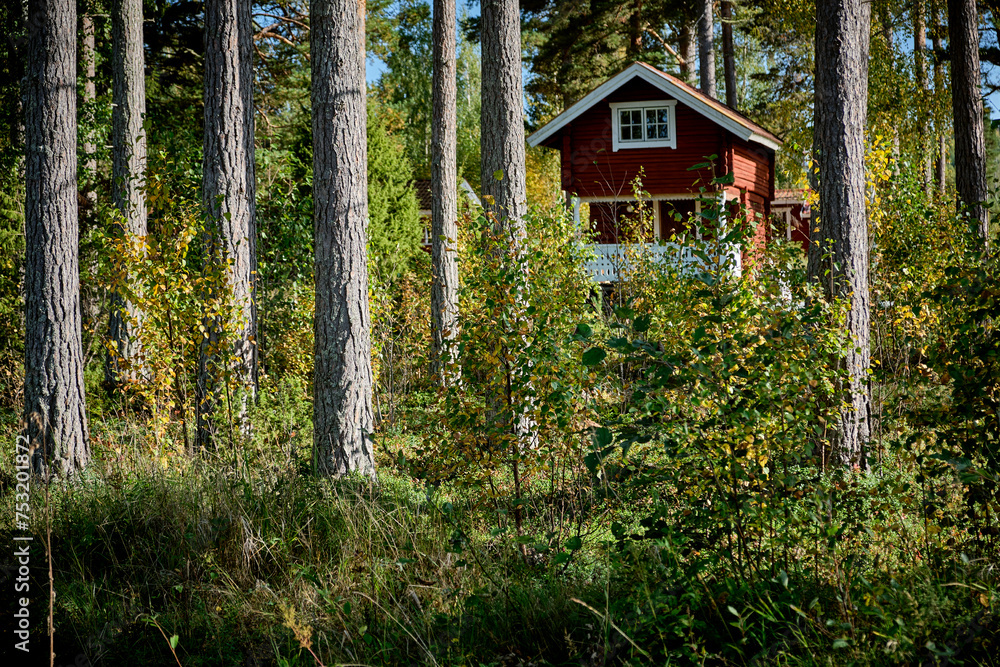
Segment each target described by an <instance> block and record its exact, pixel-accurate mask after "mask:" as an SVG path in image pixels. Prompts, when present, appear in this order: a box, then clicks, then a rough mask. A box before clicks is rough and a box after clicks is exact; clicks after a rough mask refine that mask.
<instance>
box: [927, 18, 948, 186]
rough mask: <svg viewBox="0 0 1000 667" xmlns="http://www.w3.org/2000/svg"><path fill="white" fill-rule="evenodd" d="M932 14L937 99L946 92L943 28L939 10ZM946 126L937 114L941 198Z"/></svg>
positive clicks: (944, 183) (945, 172) (945, 182)
mask: <svg viewBox="0 0 1000 667" xmlns="http://www.w3.org/2000/svg"><path fill="white" fill-rule="evenodd" d="M932 13H933V17H934V30H933V31H932V33H931V39H932V45H933V48H934V55H935V57H934V95H935V96H936V97H937V96H943V95H944V94H945V93H946V92H947V86H946V84H945V80H944V64H943V59H942V50H943V49H942V46H941V35H942V34H943V33H944V30H945V28H944V26H943V25H941V23H940V15H939V8H938V7H937V6H935V7H934V9H933V11H932ZM939 103H940V102H939ZM935 106H937V105H935ZM946 126H947V121H946V120H945V118H944V117H943V116H942V115H941V114H940V113H937V114H936V117H935V119H934V127H935V129H936V130H937V159H936V161H935V164H936V172H937V173H936V176H937V189H938V193H939V194H941V195H942V196H943V195H944V194H945V191H946V190H947V187H948V178H947V176H948V137H947V136H946V132H945V128H946Z"/></svg>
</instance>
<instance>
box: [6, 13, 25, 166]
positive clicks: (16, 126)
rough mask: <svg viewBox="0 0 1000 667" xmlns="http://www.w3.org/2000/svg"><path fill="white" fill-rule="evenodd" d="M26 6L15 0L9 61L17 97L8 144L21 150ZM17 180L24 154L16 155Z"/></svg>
mask: <svg viewBox="0 0 1000 667" xmlns="http://www.w3.org/2000/svg"><path fill="white" fill-rule="evenodd" d="M27 9H28V8H27V6H26V3H25V2H24V0H17V10H16V11H15V12H14V38H13V39H11V53H12V55H13V56H14V57H13V62H12V63H11V75H12V76H13V77H14V78H15V80H16V81H18V82H20V85H19V86H18V97H17V100H15V102H14V118H13V120H12V122H11V124H10V145H11V146H16V147H18V148H19V149H21V150H23V149H24V146H25V142H24V136H25V128H24V109H25V98H26V97H27V90H28V89H27V85H26V81H25V61H26V60H27V53H28V34H27V30H28V28H27V26H28V17H27ZM15 170H16V175H17V178H18V180H21V181H22V182H23V179H24V156H23V155H18V156H17V162H16V164H15Z"/></svg>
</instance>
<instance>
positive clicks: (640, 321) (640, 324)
mask: <svg viewBox="0 0 1000 667" xmlns="http://www.w3.org/2000/svg"><path fill="white" fill-rule="evenodd" d="M652 321H653V318H652V317H651V316H650V315H640V316H639V317H637V318H635V321H634V322H632V329H633V330H635V332H636V333H643V332H645V331H647V330H648V329H649V325H650V323H651V322H652Z"/></svg>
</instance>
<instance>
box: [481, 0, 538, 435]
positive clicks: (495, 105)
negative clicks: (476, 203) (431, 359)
mask: <svg viewBox="0 0 1000 667" xmlns="http://www.w3.org/2000/svg"><path fill="white" fill-rule="evenodd" d="M481 7H482V62H483V83H482V96H483V105H482V116H481V124H480V125H481V133H482V134H481V138H480V152H481V163H480V164H481V166H482V184H483V200H484V201H483V204H484V206H485V208H486V210H487V211H488V212H490V213H492V214H493V215H494V216H495V220H496V224H497V226H498V228H497V230H496V231H497V232H498V236H500V238H502V239H503V241H502V244H503V245H502V247H500V248H497V249H496V251H497V252H498V253H501V254H502V256H503V258H504V261H505V262H508V263H509V264H521V265H523V263H524V240H525V238H526V236H527V232H526V229H525V221H524V216H525V213H527V187H526V183H525V174H526V167H525V154H524V96H523V90H522V82H521V23H520V19H519V14H518V5H517V2H515V1H514V0H484V1H483V3H482V5H481ZM527 298H528V295H527V294H526V293H525V292H524V290H523V289H522V290H520V291H519V293H518V294H516V295H514V299H515V300H516V301H517V304H518V305H517V306H516V308H517V309H520V308H521V307H522V306H523V304H524V303H525V302H526V301H527ZM520 316H521V315H520V314H514V317H512V318H511V319H517V318H518V317H520ZM515 379H516V380H519V381H520V383H521V384H522V386H523V384H524V383H525V382H526V381H525V380H524V379H523V378H513V377H512V376H511V374H510V373H509V372H508V377H507V379H506V384H507V386H508V387H511V386H513V384H514V382H513V381H514V380H515ZM508 395H510V396H511V399H512V400H515V401H518V400H520V399H519V398H517V397H513V395H512V394H511V393H510V392H509V391H508ZM503 400H507V399H503ZM490 401H491V407H490V412H491V413H495V412H496V409H497V407H498V405H499V404H500V403H501V402H502V400H501V399H500V397H499V396H491V397H490ZM510 407H511V409H513V410H514V411H515V413H518V412H520V413H521V414H522V416H520V417H517V418H516V419H515V420H514V423H513V424H509V425H506V426H505V428H506V427H509V428H510V429H511V432H512V433H513V435H514V436H515V438H516V439H517V441H518V442H519V443H521V445H522V446H530V445H531V444H532V443H533V442H534V441H535V435H534V423H533V422H532V420H531V419H529V418H528V417H527V416H525V415H523V412H524V408H525V406H523V405H511V406H510Z"/></svg>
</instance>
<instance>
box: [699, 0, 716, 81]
mask: <svg viewBox="0 0 1000 667" xmlns="http://www.w3.org/2000/svg"><path fill="white" fill-rule="evenodd" d="M698 66H699V69H700V72H701V92H703V93H705V94H706V95H708V96H709V97H711V98H715V96H716V92H715V17H714V16H713V14H712V0H701V18H700V19H699V21H698Z"/></svg>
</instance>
